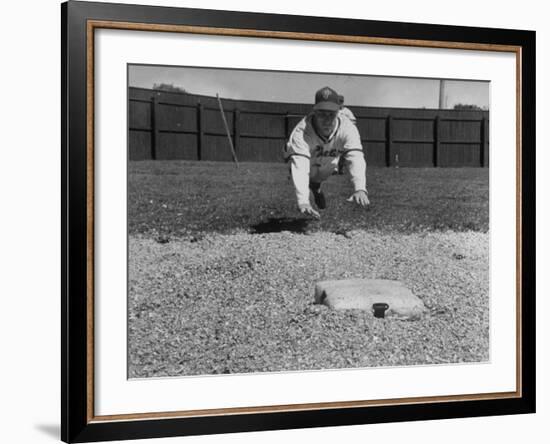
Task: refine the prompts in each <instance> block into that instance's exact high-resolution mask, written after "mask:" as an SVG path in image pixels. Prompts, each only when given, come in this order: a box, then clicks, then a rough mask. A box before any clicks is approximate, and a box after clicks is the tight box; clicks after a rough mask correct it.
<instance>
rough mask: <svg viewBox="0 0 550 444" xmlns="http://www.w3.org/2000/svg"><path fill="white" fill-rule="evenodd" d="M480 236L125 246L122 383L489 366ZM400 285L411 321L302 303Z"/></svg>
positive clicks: (299, 236) (283, 237) (373, 235)
mask: <svg viewBox="0 0 550 444" xmlns="http://www.w3.org/2000/svg"><path fill="white" fill-rule="evenodd" d="M488 250H489V235H488V234H487V233H484V232H474V231H464V232H453V231H438V232H432V231H426V230H425V231H418V232H414V233H385V232H382V231H378V230H371V231H365V230H345V229H342V230H340V231H339V232H336V233H335V232H326V231H315V230H313V231H307V230H306V231H305V233H296V232H291V231H281V232H273V233H264V234H251V233H250V232H248V231H247V230H241V231H240V232H234V233H233V234H223V233H215V232H213V233H202V234H201V235H200V236H194V237H189V236H180V237H178V236H174V235H172V236H166V235H159V234H158V233H154V234H153V235H151V233H149V234H142V233H134V234H131V235H130V238H129V256H130V263H129V295H128V296H129V297H128V309H129V310H128V315H129V376H130V377H132V378H136V377H140V378H143V377H152V376H155V377H162V376H182V375H200V374H223V373H249V372H276V371H293V370H313V369H335V368H354V367H374V366H405V365H420V364H443V363H466V362H482V361H487V360H488V359H489V358H490V357H489V295H488V285H489V282H488V275H489V274H488V273H489V260H488V257H489V251H488ZM346 278H379V279H396V280H400V281H402V282H403V283H405V285H407V286H408V288H410V289H411V290H412V291H413V293H414V294H416V295H417V296H418V297H419V298H421V299H422V300H423V302H424V304H425V305H426V307H427V308H428V311H427V312H426V314H425V315H424V316H422V318H420V319H419V320H415V321H402V320H397V319H391V318H386V319H376V318H374V317H373V316H372V314H371V313H367V312H363V311H357V310H346V311H334V310H330V309H328V308H327V307H325V306H324V305H316V304H314V303H313V290H314V285H315V282H317V281H319V280H327V279H346Z"/></svg>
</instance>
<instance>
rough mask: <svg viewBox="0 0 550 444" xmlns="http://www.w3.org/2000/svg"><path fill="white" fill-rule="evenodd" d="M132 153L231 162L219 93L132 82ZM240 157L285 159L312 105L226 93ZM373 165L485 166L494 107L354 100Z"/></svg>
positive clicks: (142, 157) (227, 112)
mask: <svg viewBox="0 0 550 444" xmlns="http://www.w3.org/2000/svg"><path fill="white" fill-rule="evenodd" d="M128 97H129V103H128V130H129V131H128V133H129V134H128V138H129V139H128V140H129V147H128V148H129V156H130V160H145V159H159V160H171V159H183V160H212V161H231V160H232V156H231V149H230V147H229V141H228V138H227V133H226V130H225V127H224V125H223V120H222V118H221V112H220V108H219V106H218V102H217V99H216V97H209V96H199V95H194V94H186V93H175V92H165V91H156V90H150V89H142V88H129V95H128ZM222 104H223V108H224V113H225V116H226V119H227V123H228V126H229V130H230V135H231V139H232V141H233V144H234V147H235V151H236V154H237V157H238V159H239V161H240V162H247V161H249V162H281V161H282V148H283V146H284V144H285V142H286V140H287V138H288V136H289V135H290V132H291V131H292V129H293V128H294V126H295V125H296V124H297V123H298V122H299V121H300V119H301V118H302V117H303V116H304V115H305V114H307V113H308V112H310V111H311V106H312V105H311V104H295V103H278V102H255V101H245V100H233V99H222ZM349 108H350V109H351V111H352V112H353V113H354V114H355V116H356V117H357V127H358V128H359V133H360V134H361V139H362V143H363V149H364V151H365V155H366V159H367V163H368V165H370V166H374V165H376V166H413V167H427V166H441V167H463V166H468V167H472V166H474V167H486V166H488V164H489V112H488V111H478V110H439V109H409V108H381V107H356V106H350V107H349Z"/></svg>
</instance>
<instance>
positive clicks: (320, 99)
mask: <svg viewBox="0 0 550 444" xmlns="http://www.w3.org/2000/svg"><path fill="white" fill-rule="evenodd" d="M313 109H314V110H327V111H338V110H339V109H340V96H339V94H338V93H337V92H336V91H334V90H333V89H332V88H330V87H328V86H325V87H324V88H321V89H320V90H319V91H317V92H316V93H315V105H313Z"/></svg>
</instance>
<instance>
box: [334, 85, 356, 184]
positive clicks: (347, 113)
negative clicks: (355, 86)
mask: <svg viewBox="0 0 550 444" xmlns="http://www.w3.org/2000/svg"><path fill="white" fill-rule="evenodd" d="M338 102H339V103H340V111H339V112H338V116H340V117H345V118H347V119H349V120H350V121H351V123H353V124H354V125H357V119H356V117H355V115H354V114H353V113H352V112H351V109H349V108H348V107H347V106H344V96H342V95H339V96H338ZM344 160H345V159H344V157H340V160H339V161H338V174H340V175H342V174H344Z"/></svg>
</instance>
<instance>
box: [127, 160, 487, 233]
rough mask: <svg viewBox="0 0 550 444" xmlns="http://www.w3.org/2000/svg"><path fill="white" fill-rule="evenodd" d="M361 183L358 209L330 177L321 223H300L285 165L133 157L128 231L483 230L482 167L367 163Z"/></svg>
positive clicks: (343, 184) (340, 179)
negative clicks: (366, 205) (365, 203)
mask: <svg viewBox="0 0 550 444" xmlns="http://www.w3.org/2000/svg"><path fill="white" fill-rule="evenodd" d="M367 187H368V190H369V195H370V199H371V208H370V210H369V211H368V213H365V212H364V211H362V210H361V209H359V208H356V207H354V206H352V205H351V204H349V203H347V202H346V200H345V199H346V198H347V197H349V195H350V194H351V192H352V189H351V185H350V183H349V178H348V176H347V175H342V176H332V177H331V178H330V179H329V180H328V181H327V182H326V185H325V186H324V188H323V189H324V190H325V194H326V196H327V200H328V208H327V209H326V210H325V211H324V212H323V214H322V219H321V221H320V222H313V221H312V222H308V223H305V221H302V223H300V222H299V221H295V220H293V219H296V218H298V219H301V217H300V216H299V215H298V213H297V211H296V201H295V197H294V190H293V187H292V183H291V181H289V180H288V171H287V166H286V165H283V164H277V163H243V164H241V166H240V168H239V169H237V168H236V167H235V166H234V164H232V163H225V162H177V161H164V162H163V161H153V162H133V163H131V164H130V170H129V218H128V220H129V231H130V234H136V233H142V234H151V233H158V234H160V235H168V236H176V237H177V236H188V235H196V234H200V233H203V232H220V233H227V234H229V233H234V232H241V231H243V230H244V231H252V232H253V231H257V230H260V231H261V230H262V229H263V230H269V229H270V228H272V229H274V230H277V229H285V228H286V229H288V230H289V231H304V230H310V231H331V232H337V231H342V230H347V229H363V230H373V229H376V230H381V231H383V232H385V233H388V232H406V233H411V232H416V231H425V230H427V231H434V230H436V231H445V230H453V231H481V232H487V230H488V227H489V199H488V192H489V174H488V169H486V168H457V169H447V168H445V169H438V168H397V169H395V168H369V170H368V173H367ZM270 221H271V223H270ZM258 225H259V227H258ZM255 227H256V228H255Z"/></svg>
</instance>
